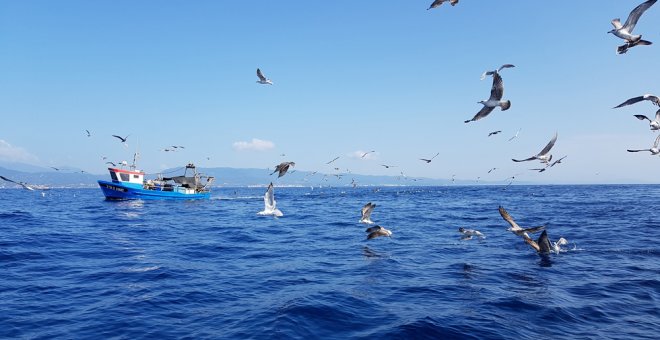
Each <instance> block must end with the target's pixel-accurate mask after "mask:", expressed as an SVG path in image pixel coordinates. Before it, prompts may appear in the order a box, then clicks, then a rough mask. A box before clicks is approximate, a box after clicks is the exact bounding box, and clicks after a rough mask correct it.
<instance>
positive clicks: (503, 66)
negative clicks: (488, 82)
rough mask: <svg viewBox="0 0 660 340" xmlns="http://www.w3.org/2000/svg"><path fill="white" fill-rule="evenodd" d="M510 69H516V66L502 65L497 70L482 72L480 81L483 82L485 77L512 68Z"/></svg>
mask: <svg viewBox="0 0 660 340" xmlns="http://www.w3.org/2000/svg"><path fill="white" fill-rule="evenodd" d="M512 67H516V66H515V65H512V64H504V65H502V66H500V68H498V69H497V70H492V71H484V73H482V74H481V78H480V79H481V80H484V79H486V77H487V76H492V75H493V74H495V73H499V72H500V71H502V70H503V69H505V68H512Z"/></svg>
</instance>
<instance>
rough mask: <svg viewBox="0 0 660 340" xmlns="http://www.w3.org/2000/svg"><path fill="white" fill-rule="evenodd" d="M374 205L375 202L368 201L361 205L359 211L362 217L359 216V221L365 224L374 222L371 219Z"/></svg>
mask: <svg viewBox="0 0 660 340" xmlns="http://www.w3.org/2000/svg"><path fill="white" fill-rule="evenodd" d="M375 207H376V205H375V204H373V203H371V202H369V203H367V204H365V205H364V207H362V210H361V211H360V212H361V213H362V217H361V218H360V223H366V224H374V222H373V221H371V212H372V211H373V210H374V208H375Z"/></svg>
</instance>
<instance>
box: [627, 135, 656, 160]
mask: <svg viewBox="0 0 660 340" xmlns="http://www.w3.org/2000/svg"><path fill="white" fill-rule="evenodd" d="M659 144H660V135H658V137H656V138H655V142H654V143H653V147H652V148H650V149H640V150H630V149H628V152H640V151H649V152H651V155H657V154H659V153H660V149H658V145H659Z"/></svg>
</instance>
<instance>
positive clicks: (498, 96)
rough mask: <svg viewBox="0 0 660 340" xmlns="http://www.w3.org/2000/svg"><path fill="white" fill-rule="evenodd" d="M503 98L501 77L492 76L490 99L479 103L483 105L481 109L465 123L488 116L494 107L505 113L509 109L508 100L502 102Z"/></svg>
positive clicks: (495, 74) (497, 74) (497, 75)
mask: <svg viewBox="0 0 660 340" xmlns="http://www.w3.org/2000/svg"><path fill="white" fill-rule="evenodd" d="M503 96H504V85H503V84H502V77H501V76H500V74H499V73H497V72H496V73H494V74H493V87H492V88H491V89H490V98H488V100H482V101H479V102H478V103H479V104H483V106H484V107H483V108H482V109H481V110H480V111H479V112H477V114H476V115H474V117H472V119H469V120H466V121H465V123H469V122H473V121H477V120H479V119H481V118H484V117H486V116H488V115H489V114H490V113H491V112H493V110H494V109H495V108H496V107H498V106H499V107H500V108H501V109H502V111H506V110H508V109H509V108H510V107H511V101H510V100H502V97H503Z"/></svg>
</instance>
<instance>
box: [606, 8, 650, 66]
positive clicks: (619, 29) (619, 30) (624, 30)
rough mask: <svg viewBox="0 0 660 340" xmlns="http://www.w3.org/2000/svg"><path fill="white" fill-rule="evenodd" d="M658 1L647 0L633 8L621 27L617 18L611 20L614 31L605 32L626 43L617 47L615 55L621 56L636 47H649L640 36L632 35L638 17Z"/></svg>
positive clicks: (648, 42) (647, 42)
mask: <svg viewBox="0 0 660 340" xmlns="http://www.w3.org/2000/svg"><path fill="white" fill-rule="evenodd" d="M656 1H658V0H648V1H645V2H644V3H642V4H641V5H639V6H637V7H635V9H633V10H632V12H630V14H629V15H628V19H627V20H626V22H625V23H624V24H623V25H621V20H620V19H619V18H616V19H613V20H612V26H614V29H613V30H611V31H609V32H607V33H612V34H614V35H615V36H617V37H619V38H621V39H623V40H625V41H626V43H625V44H623V45H621V46H619V47H617V49H616V53H617V54H623V53H626V52H628V49H629V48H632V47H635V46H637V45H651V44H652V43H651V42H650V41H647V40H642V36H641V35H634V34H633V33H632V31H633V29H635V25H637V21H638V20H639V17H641V16H642V14H643V13H644V12H645V11H646V10H647V9H649V7H651V6H653V4H655V2H656Z"/></svg>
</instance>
